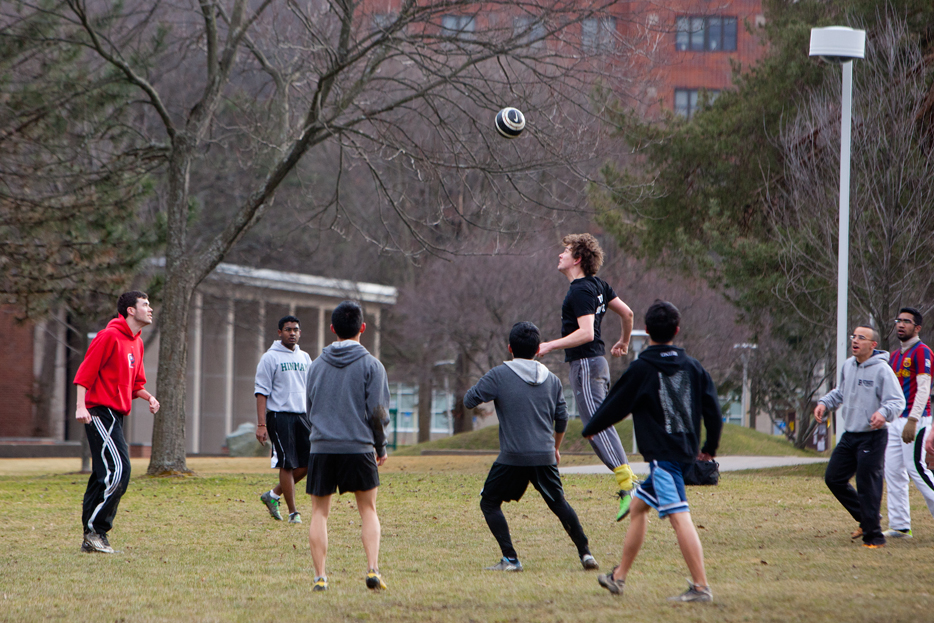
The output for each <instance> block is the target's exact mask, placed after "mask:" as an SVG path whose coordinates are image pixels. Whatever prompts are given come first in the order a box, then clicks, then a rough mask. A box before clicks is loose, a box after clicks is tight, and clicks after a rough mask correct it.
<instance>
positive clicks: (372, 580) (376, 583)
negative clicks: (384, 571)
mask: <svg viewBox="0 0 934 623" xmlns="http://www.w3.org/2000/svg"><path fill="white" fill-rule="evenodd" d="M366 587H367V588H369V589H370V590H374V591H380V590H385V589H386V583H385V582H383V576H382V575H380V573H379V570H378V569H370V570H369V571H367V574H366Z"/></svg>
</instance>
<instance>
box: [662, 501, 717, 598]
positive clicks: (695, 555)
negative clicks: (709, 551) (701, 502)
mask: <svg viewBox="0 0 934 623" xmlns="http://www.w3.org/2000/svg"><path fill="white" fill-rule="evenodd" d="M668 519H670V520H671V527H672V528H674V529H675V536H677V537H678V547H680V548H681V555H682V556H684V562H686V563H687V565H688V571H690V572H691V580H692V581H693V582H694V584H695V585H697V586H707V573H706V572H705V571H704V547H703V546H702V545H701V542H700V537H699V536H698V535H697V529H696V528H695V527H694V522H693V521H692V520H691V513H675V514H674V515H668Z"/></svg>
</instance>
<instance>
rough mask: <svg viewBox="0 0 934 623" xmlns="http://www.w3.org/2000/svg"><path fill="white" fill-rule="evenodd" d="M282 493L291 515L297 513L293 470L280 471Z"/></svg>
mask: <svg viewBox="0 0 934 623" xmlns="http://www.w3.org/2000/svg"><path fill="white" fill-rule="evenodd" d="M278 488H279V489H280V490H281V491H282V493H280V494H279V495H281V496H282V497H283V498H285V504H286V506H288V507H289V514H292V513H294V512H295V477H294V476H293V475H292V470H291V469H280V470H279V487H278Z"/></svg>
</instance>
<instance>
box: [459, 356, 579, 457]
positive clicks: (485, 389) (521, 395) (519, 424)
mask: <svg viewBox="0 0 934 623" xmlns="http://www.w3.org/2000/svg"><path fill="white" fill-rule="evenodd" d="M490 401H492V402H493V405H494V406H495V407H496V417H497V418H499V456H498V457H497V458H496V462H497V463H501V464H503V465H528V466H534V465H554V464H555V438H554V433H556V432H557V433H563V432H564V431H565V430H567V426H568V409H567V404H565V402H564V392H563V391H562V390H561V381H560V380H558V377H556V376H555V375H554V374H552V373H551V372H549V371H548V368H546V367H545V366H543V365H542V364H541V363H539V362H537V361H533V360H531V359H513V360H512V361H507V362H506V363H504V364H503V365H501V366H496V367H495V368H493V369H492V370H490V371H489V372H487V373H486V374H484V375H483V378H481V379H480V380H479V381H478V382H477V384H476V385H474V386H473V387H471V388H470V389H469V390H467V394H466V395H465V396H464V406H465V407H466V408H468V409H473V408H474V407H476V406H477V405H479V404H480V403H482V402H490Z"/></svg>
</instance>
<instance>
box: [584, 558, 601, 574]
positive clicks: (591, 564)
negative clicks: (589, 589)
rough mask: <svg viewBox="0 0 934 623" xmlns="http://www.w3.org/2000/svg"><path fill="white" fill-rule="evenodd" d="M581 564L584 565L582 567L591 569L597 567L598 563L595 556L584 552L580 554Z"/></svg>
mask: <svg viewBox="0 0 934 623" xmlns="http://www.w3.org/2000/svg"><path fill="white" fill-rule="evenodd" d="M581 564H582V565H583V566H584V569H587V570H588V571H591V570H593V569H599V568H600V565H599V564H598V563H597V560H596V558H594V557H593V556H591V555H590V554H584V555H583V556H581Z"/></svg>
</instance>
